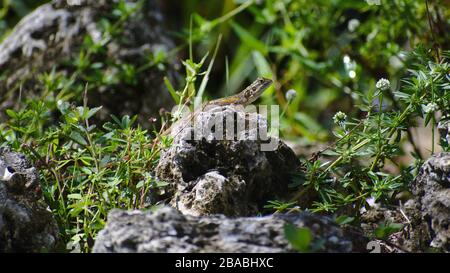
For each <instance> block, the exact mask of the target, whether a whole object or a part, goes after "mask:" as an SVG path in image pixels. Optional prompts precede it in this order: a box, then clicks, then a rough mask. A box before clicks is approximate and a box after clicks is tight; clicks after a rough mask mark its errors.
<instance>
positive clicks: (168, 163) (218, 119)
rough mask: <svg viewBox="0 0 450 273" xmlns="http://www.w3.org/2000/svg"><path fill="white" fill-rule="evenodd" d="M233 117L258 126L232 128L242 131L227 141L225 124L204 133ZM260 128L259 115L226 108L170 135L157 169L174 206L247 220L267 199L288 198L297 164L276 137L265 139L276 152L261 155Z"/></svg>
mask: <svg viewBox="0 0 450 273" xmlns="http://www.w3.org/2000/svg"><path fill="white" fill-rule="evenodd" d="M235 117H240V118H242V119H237V120H240V121H241V120H244V121H245V122H246V123H247V124H249V122H259V127H257V128H253V129H252V128H246V127H244V126H243V127H239V126H236V127H237V128H240V130H237V129H236V131H234V130H233V131H234V133H231V134H228V136H232V139H230V140H227V139H228V138H226V136H227V132H230V131H231V130H228V131H227V130H226V126H223V128H224V129H223V130H221V129H219V128H217V127H215V131H214V130H213V132H209V131H207V130H204V129H205V128H213V126H212V124H216V125H218V124H223V122H224V121H226V120H228V121H230V120H231V121H232V122H233V121H234V118H235ZM191 121H194V122H191ZM258 128H259V130H264V129H265V128H267V122H266V120H265V119H264V118H263V117H262V116H261V115H259V114H257V113H246V112H244V111H243V110H242V109H239V108H238V107H230V106H228V107H219V106H217V107H213V108H212V109H205V110H204V111H202V112H198V113H196V114H195V115H194V116H193V118H190V119H189V118H188V119H186V118H185V119H183V120H182V122H180V123H177V124H176V125H175V126H174V127H173V129H172V132H171V135H172V137H173V139H174V140H173V143H172V145H171V146H170V148H168V149H167V150H165V151H163V152H162V153H161V158H160V161H159V163H158V165H157V167H156V169H155V173H156V177H157V178H158V179H159V180H162V181H166V182H169V183H170V185H171V193H172V196H173V198H172V200H171V204H172V206H174V207H176V208H178V209H179V210H180V211H181V212H182V213H184V214H190V215H210V214H217V213H220V214H225V215H228V216H248V215H253V214H255V213H257V212H258V211H260V210H261V209H262V206H263V205H265V204H266V202H267V201H268V200H273V199H277V198H285V197H287V195H288V193H289V189H288V184H289V183H290V182H291V174H292V173H293V172H295V171H296V169H297V167H298V166H299V161H298V159H297V157H296V156H295V154H294V152H293V151H292V150H291V149H290V148H289V147H288V146H287V145H286V144H284V143H283V142H282V141H280V140H279V139H277V138H274V137H272V138H269V139H268V140H267V141H266V142H268V141H270V142H271V143H274V144H275V145H274V150H272V151H262V146H261V145H263V144H264V143H266V142H265V141H263V138H259V137H258ZM200 129H203V131H200ZM198 132H203V133H198ZM213 136H214V137H213ZM233 138H234V139H233ZM221 139H222V140H221Z"/></svg>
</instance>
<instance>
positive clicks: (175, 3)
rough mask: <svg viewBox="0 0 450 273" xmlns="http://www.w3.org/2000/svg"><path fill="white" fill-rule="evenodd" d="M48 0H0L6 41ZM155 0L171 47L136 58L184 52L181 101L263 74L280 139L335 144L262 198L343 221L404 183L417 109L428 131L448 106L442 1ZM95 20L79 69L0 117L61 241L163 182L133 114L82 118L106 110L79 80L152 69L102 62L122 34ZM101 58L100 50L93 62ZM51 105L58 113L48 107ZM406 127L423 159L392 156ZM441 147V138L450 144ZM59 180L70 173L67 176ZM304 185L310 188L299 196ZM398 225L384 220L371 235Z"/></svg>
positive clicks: (94, 82) (72, 241)
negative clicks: (290, 194) (277, 193)
mask: <svg viewBox="0 0 450 273" xmlns="http://www.w3.org/2000/svg"><path fill="white" fill-rule="evenodd" d="M43 2H48V1H24V0H0V3H1V4H2V6H0V40H1V37H4V36H5V35H7V33H8V31H9V30H11V28H12V27H13V26H14V25H15V24H16V23H17V21H18V20H19V19H20V18H21V17H23V16H24V15H25V14H27V13H28V12H29V11H31V10H32V9H33V8H35V7H36V6H37V5H39V4H40V3H43ZM159 2H160V3H161V6H162V10H163V12H164V15H165V17H166V24H167V27H168V28H169V30H170V33H171V36H172V38H173V39H174V40H175V41H176V45H177V48H176V50H174V51H172V52H170V53H168V55H170V56H165V55H164V56H162V57H161V56H159V55H155V56H153V57H152V58H149V60H144V61H148V66H159V65H160V64H161V63H163V61H161V60H163V59H165V58H166V57H167V58H173V57H178V58H179V59H180V63H182V64H183V65H184V68H185V71H186V73H185V74H186V75H185V77H184V82H175V83H174V82H169V80H168V79H165V82H166V85H167V87H168V92H170V94H171V96H172V98H173V99H174V101H175V102H176V103H177V104H179V105H182V104H185V103H189V102H190V101H191V100H192V99H193V98H194V97H195V96H196V95H198V94H200V95H205V96H207V97H210V98H212V97H220V96H225V95H230V94H232V93H234V92H237V91H238V90H240V89H241V88H243V87H244V86H245V85H247V84H248V83H249V82H251V81H253V79H254V78H255V77H256V76H264V77H268V78H272V79H273V80H274V82H275V84H274V85H273V87H272V88H270V89H269V90H268V91H266V92H265V93H264V94H263V97H262V98H261V102H262V103H265V104H278V105H280V106H281V107H282V109H283V110H284V111H283V113H284V115H283V118H282V119H281V126H282V128H281V129H282V132H281V133H282V136H283V138H284V139H288V140H291V141H292V142H295V143H302V144H305V143H306V144H308V143H309V144H311V143H313V144H317V143H319V142H328V143H330V142H332V143H333V145H331V146H330V147H328V148H327V149H326V150H325V151H321V152H322V153H317V154H316V155H315V156H313V157H312V158H310V160H304V162H303V163H304V164H303V165H304V166H303V167H304V168H303V170H302V172H301V173H299V174H298V176H296V178H295V179H294V181H293V183H292V186H293V187H294V188H295V190H297V189H300V191H299V192H298V194H297V195H296V196H297V198H294V199H293V200H271V201H270V202H268V205H267V206H266V208H267V209H269V210H276V211H278V212H290V211H294V210H299V209H309V210H312V211H314V212H322V213H329V212H337V213H338V214H340V216H339V217H338V219H341V222H343V223H347V222H357V221H353V219H354V217H356V216H358V214H359V209H361V208H363V207H365V206H366V205H367V202H366V201H367V198H373V199H374V200H376V201H380V202H386V203H389V202H393V198H392V197H393V196H394V193H396V192H398V191H400V190H405V189H406V186H407V184H408V183H409V182H410V181H411V179H412V177H413V175H414V171H415V170H417V166H419V165H420V162H421V160H422V159H423V158H422V155H420V153H419V152H417V150H418V149H417V147H415V143H413V142H412V141H411V139H410V138H409V135H408V132H409V129H410V128H412V127H414V126H416V125H415V124H414V122H413V120H416V119H417V118H423V119H424V121H425V123H427V124H431V125H432V127H433V129H432V133H433V135H434V133H435V130H434V128H435V126H436V122H437V120H436V117H437V116H436V113H438V112H439V113H443V114H446V113H447V114H448V112H449V110H450V109H449V108H450V105H449V104H448V101H450V93H449V92H448V90H450V87H449V81H450V79H449V78H450V77H449V76H448V75H449V71H450V65H449V59H450V58H449V57H450V54H449V52H448V51H446V50H448V49H449V43H450V39H449V37H448V33H450V32H449V29H450V26H449V22H448V19H447V18H449V17H450V9H449V5H450V4H449V2H448V1H445V0H436V1H416V0H390V1H387V0H381V2H380V5H374V4H369V3H368V1H363V0H316V1H308V0H223V1H216V0H189V1H179V0H164V1H159ZM372 2H373V1H372ZM120 3H122V2H120ZM427 3H428V5H427ZM120 7H121V6H120V4H119V6H118V10H119V11H120V10H122V11H123V12H122V13H119V14H121V16H119V18H115V19H117V20H118V21H119V22H123V21H124V20H126V18H127V17H128V16H130V12H128V11H127V9H125V8H124V7H126V5H122V9H121V8H120ZM99 25H100V26H99V27H100V29H102V30H103V32H104V33H103V34H104V35H103V37H105V39H103V40H102V41H101V42H100V43H94V42H93V41H92V39H90V38H89V37H86V39H85V40H84V43H83V45H82V46H81V47H80V52H77V56H78V57H77V58H76V60H73V62H71V65H72V66H73V70H74V74H73V75H72V76H71V77H66V76H65V75H61V74H59V73H58V71H49V72H47V73H43V74H42V75H41V77H40V79H41V81H42V83H43V86H44V88H45V90H44V92H43V94H42V97H41V98H37V99H35V100H29V101H26V102H25V103H23V109H19V110H15V111H13V110H8V111H7V114H8V116H9V117H10V119H9V120H8V121H7V122H5V123H2V124H0V129H1V131H0V133H1V134H0V140H1V141H2V142H3V143H6V144H8V145H10V146H12V147H14V148H16V149H18V150H22V151H24V152H25V153H27V154H28V155H30V156H31V157H32V158H33V159H34V160H36V162H38V163H39V164H43V165H42V166H43V167H42V170H43V171H42V173H41V177H42V180H43V182H44V195H45V197H46V199H47V201H48V202H49V204H50V206H51V208H52V210H53V211H54V212H55V214H56V215H57V219H58V222H59V224H60V228H61V234H62V236H63V238H64V241H65V242H66V243H67V246H68V247H69V249H77V250H79V251H89V249H90V247H91V246H92V240H93V239H95V236H96V234H97V232H98V231H99V230H100V229H101V228H102V227H103V224H104V220H105V218H106V214H107V212H108V211H109V209H111V208H113V207H121V208H144V207H148V206H147V205H148V204H147V205H145V204H144V203H145V202H144V201H145V200H144V196H145V194H146V193H148V192H149V191H150V192H151V191H153V190H154V191H156V192H158V191H160V190H161V188H163V187H164V186H165V184H164V183H163V182H159V181H156V180H154V179H153V178H152V176H151V174H150V172H149V170H151V167H152V166H154V164H155V163H156V162H157V159H158V155H159V154H158V153H159V150H158V149H159V148H160V147H156V146H155V145H153V142H152V139H151V137H150V134H149V132H147V131H144V130H142V129H141V128H140V126H139V125H134V126H133V121H134V118H129V117H121V118H118V117H112V120H111V123H107V124H99V125H97V124H95V125H93V124H91V123H90V122H89V120H90V119H91V118H92V117H93V116H94V115H95V113H96V112H97V111H99V110H100V108H92V109H90V108H88V107H87V106H86V105H85V104H83V101H82V99H83V96H82V94H83V91H84V90H85V88H86V89H89V88H95V87H98V86H103V85H108V84H115V83H119V82H121V83H127V84H134V81H135V80H136V74H137V73H139V72H142V71H144V70H145V69H146V68H148V66H146V65H144V66H142V64H139V65H138V66H135V64H125V65H121V66H119V65H118V64H116V63H115V60H103V59H104V57H105V56H106V55H105V52H104V48H105V47H104V46H105V45H106V44H107V43H109V38H114V37H117V36H120V28H117V27H116V26H117V25H116V23H115V22H110V21H108V19H106V18H105V19H104V20H100V23H99ZM119 26H120V24H119ZM99 58H100V59H101V60H102V61H101V62H99V61H94V59H95V60H97V59H99ZM181 60H183V61H181ZM208 63H209V66H206V64H208ZM110 66H113V67H116V66H117V69H116V70H115V71H117V72H116V74H114V75H112V74H107V73H104V72H105V71H107V69H106V68H107V67H110ZM381 78H384V79H388V82H386V81H379V80H380V79H381ZM200 79H201V80H200ZM86 83H89V85H88V86H87V85H86ZM178 86H182V88H177V87H178ZM288 91H289V94H290V95H288V96H286V94H287V93H288ZM49 98H50V99H49ZM70 103H72V104H70ZM81 104H83V106H78V107H76V106H75V105H81ZM55 111H56V112H58V116H57V118H55V117H52V113H54V112H55ZM336 113H338V114H337V115H336ZM50 117H52V119H50ZM49 120H52V121H53V123H52V124H49ZM405 139H406V141H409V142H411V144H412V145H413V146H414V147H415V148H416V149H415V154H414V155H413V156H414V157H415V158H416V159H417V160H416V161H415V162H413V163H412V164H411V165H406V166H403V165H402V164H401V163H396V162H395V161H396V160H395V158H396V157H397V156H399V155H401V154H402V153H404V151H402V148H401V143H402V142H403V141H405ZM163 140H164V141H163V144H164V145H170V141H167V140H166V139H163ZM430 142H431V140H430ZM433 143H434V142H433ZM433 145H434V144H433ZM441 146H442V149H443V150H446V151H448V150H449V146H448V143H446V142H442V143H441ZM434 150H435V147H434V146H432V152H434ZM323 155H325V156H327V157H326V158H323V157H322V156H323ZM306 156H308V155H306ZM121 159H125V160H124V161H122V160H121ZM386 162H390V163H393V164H394V165H395V167H396V168H397V173H395V174H394V173H390V172H389V171H386V170H385V169H383V168H384V166H385V163H386ZM60 181H69V183H68V185H66V186H62V185H61V183H60ZM305 195H309V196H312V197H314V198H313V200H308V201H310V202H309V203H307V204H298V203H297V201H299V200H300V203H301V201H302V198H301V197H303V196H305ZM348 208H351V209H348ZM349 219H351V221H350V220H349ZM386 227H388V228H386ZM398 229H400V227H397V226H396V227H395V229H392V228H391V226H388V225H387V226H385V227H382V228H380V229H379V230H378V233H379V234H378V235H377V236H379V237H385V235H389V234H390V233H391V232H394V231H397V230H398ZM285 232H286V235H287V237H288V238H289V241H291V243H292V244H293V245H294V246H295V247H296V248H297V249H298V250H300V251H312V250H314V247H313V246H312V245H314V244H313V243H314V240H313V238H312V237H311V234H310V233H309V231H308V230H305V229H297V228H296V227H287V228H286V230H285Z"/></svg>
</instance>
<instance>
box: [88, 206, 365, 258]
mask: <svg viewBox="0 0 450 273" xmlns="http://www.w3.org/2000/svg"><path fill="white" fill-rule="evenodd" d="M287 223H290V224H293V225H295V226H297V227H306V228H308V229H309V230H310V231H311V232H312V234H313V237H314V239H313V243H319V244H320V245H321V247H320V248H319V249H317V251H319V252H351V251H358V249H356V248H355V246H354V245H353V244H352V239H351V237H349V236H348V235H346V234H345V233H344V232H343V231H342V230H341V229H340V228H339V227H338V226H337V225H336V224H335V223H334V222H333V221H331V220H330V219H329V218H327V217H322V216H317V215H312V214H309V213H299V214H291V215H272V216H267V217H248V218H226V217H225V216H222V215H220V216H219V215H215V216H202V217H195V216H189V215H182V214H181V213H180V212H178V211H177V210H175V209H173V208H168V207H165V208H160V209H158V210H157V211H156V212H142V211H129V212H127V211H122V210H113V211H111V212H110V213H109V216H108V222H107V225H106V227H105V229H103V230H102V231H101V232H100V233H99V235H98V236H97V240H96V242H95V245H94V248H93V252H97V253H98V252H108V253H124V252H177V253H192V252H202V253H204V252H233V253H241V252H293V251H294V249H293V248H292V247H291V246H290V244H289V242H288V241H287V240H286V239H285V235H284V226H285V224H287Z"/></svg>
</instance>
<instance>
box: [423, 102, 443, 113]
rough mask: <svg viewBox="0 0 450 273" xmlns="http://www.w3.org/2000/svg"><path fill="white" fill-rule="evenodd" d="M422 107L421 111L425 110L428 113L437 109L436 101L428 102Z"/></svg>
mask: <svg viewBox="0 0 450 273" xmlns="http://www.w3.org/2000/svg"><path fill="white" fill-rule="evenodd" d="M422 109H423V112H425V114H429V113H434V112H436V111H437V110H439V107H438V105H437V104H436V103H434V102H430V103H428V104H427V105H422Z"/></svg>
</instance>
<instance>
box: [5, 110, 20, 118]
mask: <svg viewBox="0 0 450 273" xmlns="http://www.w3.org/2000/svg"><path fill="white" fill-rule="evenodd" d="M6 114H7V115H8V116H9V117H10V118H13V119H17V117H18V115H17V113H16V112H15V111H13V110H11V109H7V110H6Z"/></svg>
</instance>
